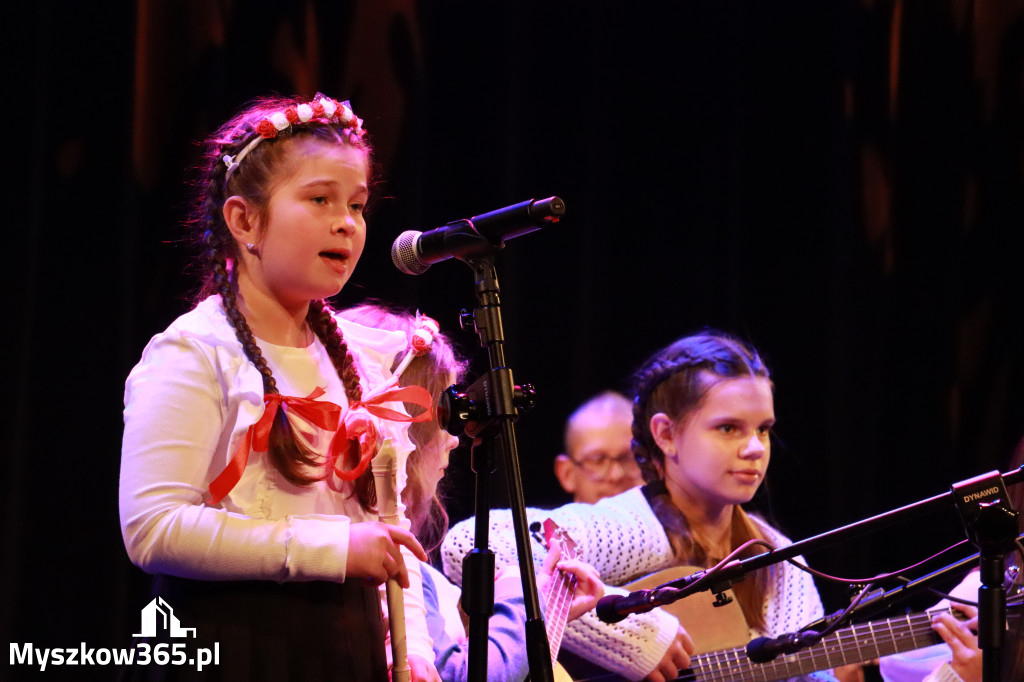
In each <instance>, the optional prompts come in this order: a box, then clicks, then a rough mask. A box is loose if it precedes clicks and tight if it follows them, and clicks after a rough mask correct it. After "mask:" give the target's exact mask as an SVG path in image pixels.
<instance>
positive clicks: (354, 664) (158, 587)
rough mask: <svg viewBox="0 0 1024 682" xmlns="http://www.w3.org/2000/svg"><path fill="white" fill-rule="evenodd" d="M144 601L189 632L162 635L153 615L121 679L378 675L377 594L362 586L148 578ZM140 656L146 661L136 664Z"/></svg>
mask: <svg viewBox="0 0 1024 682" xmlns="http://www.w3.org/2000/svg"><path fill="white" fill-rule="evenodd" d="M154 597H155V598H156V597H159V598H161V599H163V602H164V604H166V606H167V607H169V609H172V610H173V617H174V619H177V623H178V625H179V626H180V627H181V628H186V629H187V630H190V629H192V628H194V636H193V634H192V633H191V632H189V633H188V634H187V635H185V636H181V635H180V633H179V636H178V637H172V636H171V633H170V630H169V628H168V627H167V625H168V623H167V622H166V616H163V615H162V616H161V618H162V619H164V620H162V621H161V622H160V627H159V628H158V632H157V634H156V636H154V637H148V638H137V639H136V640H135V646H136V664H135V665H134V666H132V667H131V668H130V669H127V670H125V671H124V672H125V673H126V675H125V679H128V680H168V681H169V680H217V681H222V682H235V681H236V680H237V681H238V682H258V681H261V680H267V681H270V680H273V681H275V682H278V681H287V680H302V681H303V682H321V681H323V682H327V681H329V680H346V681H347V680H366V681H367V682H371V681H372V682H385V681H386V680H387V679H388V670H387V659H386V656H385V651H384V625H383V618H382V614H381V608H380V597H379V592H378V590H377V588H375V587H369V586H367V585H365V584H364V583H362V581H358V580H353V581H350V582H346V583H329V582H303V583H283V584H279V583H275V582H269V581H232V582H211V581H199V580H186V579H183V578H173V577H169V576H157V577H156V578H155V579H154ZM167 612H168V608H163V609H162V613H164V614H165V613H167ZM187 630H186V631H187ZM142 634H146V633H142ZM143 643H146V644H148V645H149V647H148V649H147V648H146V646H145V645H144V644H143ZM140 644H142V645H143V646H142V647H141V648H140ZM160 645H163V646H162V647H160V648H159V649H158V648H157V647H158V646H160ZM143 651H145V652H148V655H146V654H145V653H144V654H143V655H144V656H145V657H146V658H148V659H151V660H149V661H148V664H144V665H140V664H139V663H138V659H139V653H140V652H143ZM157 656H159V658H157ZM201 661H205V665H203V666H202V669H201V670H200V669H199V664H200V662H201Z"/></svg>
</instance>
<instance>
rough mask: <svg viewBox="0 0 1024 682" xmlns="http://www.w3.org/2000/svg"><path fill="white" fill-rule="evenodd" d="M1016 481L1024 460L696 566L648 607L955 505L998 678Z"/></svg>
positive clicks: (985, 663) (986, 658)
mask: <svg viewBox="0 0 1024 682" xmlns="http://www.w3.org/2000/svg"><path fill="white" fill-rule="evenodd" d="M1019 481H1024V465H1021V466H1020V467H1019V468H1018V469H1015V470H1013V471H1010V472H1007V473H1006V474H1000V473H999V472H998V471H992V472H989V473H987V474H982V475H980V476H976V477H974V478H971V479H967V480H965V481H961V482H959V483H954V484H953V485H952V487H951V489H950V492H948V493H944V494H942V495H936V496H934V497H930V498H928V499H925V500H921V501H920V502H915V503H914V504H910V505H907V506H904V507H900V508H898V509H894V510H892V511H889V512H885V513H883V514H879V515H878V516H873V517H871V518H868V519H864V520H862V521H858V522H856V523H852V524H850V525H847V526H843V527H841V528H837V529H835V530H831V531H829V532H827V533H822V534H820V535H816V536H814V537H811V538H807V539H806V540H801V541H799V542H794V543H793V544H791V545H787V546H786V547H782V548H780V549H775V550H771V551H769V552H765V553H764V554H758V555H757V556H753V557H750V558H748V559H742V560H734V561H731V562H729V563H728V564H726V565H725V566H722V567H721V568H720V569H717V570H714V571H713V572H712V571H711V570H710V569H709V570H708V571H699V572H697V573H694V574H692V575H690V576H688V577H686V578H681V579H679V580H674V581H672V582H669V583H666V584H665V585H662V586H661V587H659V588H656V589H655V590H654V591H652V595H653V597H652V599H651V600H650V607H651V608H654V607H656V606H663V605H665V604H670V603H672V602H674V601H677V600H679V599H682V598H683V597H688V596H690V595H691V594H695V593H697V592H700V591H703V590H710V591H711V592H712V593H715V594H717V595H719V598H722V597H723V595H722V593H724V592H725V590H727V589H729V587H730V586H731V585H732V584H733V583H736V582H739V581H740V580H742V579H743V577H744V576H745V575H746V574H747V573H749V572H750V571H754V570H757V569H759V568H763V567H765V566H770V565H771V564H775V563H778V562H780V561H785V560H786V559H791V558H793V557H795V556H797V555H800V554H807V553H809V552H811V551H813V550H815V549H819V548H820V547H823V546H825V545H828V544H831V543H834V542H838V541H840V540H842V539H846V538H849V537H853V536H855V535H861V534H863V533H866V532H869V531H872V530H875V529H878V528H882V527H885V526H888V525H892V524H894V523H897V522H903V521H906V520H908V519H910V518H912V517H916V516H920V515H923V514H925V513H929V512H932V511H935V510H936V509H939V508H943V507H946V506H948V505H950V504H954V505H955V506H956V507H957V510H958V511H959V512H960V516H961V520H962V521H963V524H964V529H965V531H966V532H967V535H968V538H969V539H970V540H971V542H972V543H973V544H974V545H975V546H977V547H978V549H979V550H980V552H979V555H978V557H979V568H980V572H981V575H980V577H981V587H980V588H979V589H978V647H979V648H980V649H981V652H982V680H983V682H999V679H1000V674H999V668H1000V665H1001V657H1000V652H1001V650H1002V646H1003V642H1004V640H1005V633H1004V624H1005V621H1006V589H1005V587H1004V585H1003V581H1004V573H1005V559H1006V555H1007V554H1009V553H1010V552H1011V551H1012V550H1013V548H1014V541H1015V540H1016V538H1017V533H1018V525H1017V517H1018V513H1017V511H1016V510H1015V509H1014V508H1013V506H1012V505H1011V504H1010V502H1009V499H1008V497H1007V494H1006V484H1012V483H1017V482H1019ZM666 588H675V590H672V589H666ZM647 610H649V609H647Z"/></svg>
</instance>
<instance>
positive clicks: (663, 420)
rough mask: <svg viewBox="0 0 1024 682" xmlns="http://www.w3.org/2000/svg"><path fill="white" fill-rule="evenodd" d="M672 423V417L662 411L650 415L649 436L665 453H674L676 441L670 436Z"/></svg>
mask: <svg viewBox="0 0 1024 682" xmlns="http://www.w3.org/2000/svg"><path fill="white" fill-rule="evenodd" d="M673 425H674V423H673V422H672V419H671V418H670V417H669V416H668V415H667V414H665V413H664V412H659V413H658V414H656V415H654V416H653V417H651V436H652V437H653V438H654V442H655V443H657V444H658V447H659V448H661V451H662V452H664V453H665V454H666V455H674V454H676V453H675V450H676V443H675V439H674V438H673V437H672V436H673V434H672V427H673Z"/></svg>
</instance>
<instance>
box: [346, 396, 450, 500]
mask: <svg viewBox="0 0 1024 682" xmlns="http://www.w3.org/2000/svg"><path fill="white" fill-rule="evenodd" d="M394 383H395V382H394V381H392V382H391V383H390V384H388V385H386V386H385V387H384V388H383V389H381V390H380V391H378V392H376V393H374V394H373V395H371V396H369V397H367V398H364V399H363V400H357V401H356V402H354V403H352V404H351V405H349V409H348V411H346V412H345V416H344V417H343V418H342V420H341V425H340V426H339V427H338V432H337V433H336V434H334V439H333V440H332V441H331V447H330V449H329V452H328V455H327V467H328V470H329V471H333V472H334V473H335V474H336V475H337V476H338V478H340V479H342V480H344V481H354V480H356V479H357V478H359V477H360V476H362V474H363V472H364V471H366V467H367V466H369V465H370V460H371V459H373V456H374V455H375V454H376V452H377V426H376V425H375V424H374V422H373V420H372V419H370V415H373V416H374V417H378V418H380V419H387V420H389V421H396V422H410V423H416V422H425V421H427V420H428V419H430V418H431V417H432V416H433V411H432V410H431V406H432V404H433V400H432V399H431V397H430V392H429V391H427V389H425V388H423V387H422V386H404V387H402V388H399V387H397V386H395V385H394ZM398 400H400V401H402V402H407V403H413V404H414V405H419V406H420V407H422V408H423V410H424V411H423V412H421V413H420V414H418V415H416V416H415V417H410V416H409V415H407V414H403V413H401V412H397V411H395V410H392V409H389V408H387V407H383V406H382V405H381V403H386V402H391V401H398ZM346 451H347V452H351V453H352V454H353V459H355V458H358V464H356V466H355V467H354V468H352V469H349V470H348V471H343V470H342V469H339V468H338V466H337V457H338V454H339V453H341V454H342V455H343V454H344V453H345V452H346ZM328 485H330V487H331V489H332V490H335V491H337V490H338V489H339V486H338V485H337V484H335V482H334V480H333V478H329V479H328Z"/></svg>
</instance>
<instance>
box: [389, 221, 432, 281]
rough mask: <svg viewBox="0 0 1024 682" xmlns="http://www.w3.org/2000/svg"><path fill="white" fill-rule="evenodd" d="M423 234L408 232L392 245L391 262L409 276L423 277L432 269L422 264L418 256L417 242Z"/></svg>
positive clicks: (399, 236) (413, 231)
mask: <svg viewBox="0 0 1024 682" xmlns="http://www.w3.org/2000/svg"><path fill="white" fill-rule="evenodd" d="M421 234H422V232H417V231H416V230H406V231H405V232H403V233H402V234H400V235H398V239H396V240H395V243H394V244H392V245H391V262H392V263H394V264H395V267H396V268H398V269H399V270H401V271H402V272H404V273H405V274H407V275H422V274H423V273H424V272H426V271H427V268H429V267H430V265H429V264H424V263H421V262H420V259H419V258H418V257H417V255H416V241H417V240H418V239H419V237H420V235H421Z"/></svg>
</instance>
